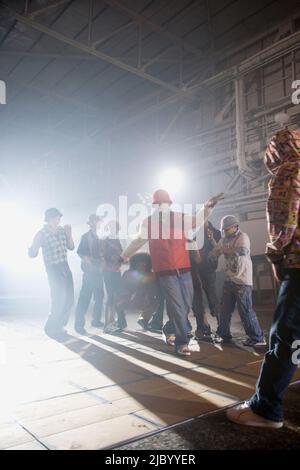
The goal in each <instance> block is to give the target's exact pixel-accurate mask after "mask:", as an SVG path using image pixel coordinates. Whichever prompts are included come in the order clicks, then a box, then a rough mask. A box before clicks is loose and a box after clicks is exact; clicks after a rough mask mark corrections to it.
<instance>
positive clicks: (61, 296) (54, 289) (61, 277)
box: [45, 263, 74, 334]
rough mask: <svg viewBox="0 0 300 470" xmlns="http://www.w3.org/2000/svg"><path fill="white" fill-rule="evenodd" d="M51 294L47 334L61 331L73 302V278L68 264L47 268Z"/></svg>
mask: <svg viewBox="0 0 300 470" xmlns="http://www.w3.org/2000/svg"><path fill="white" fill-rule="evenodd" d="M47 275H48V281H49V286H50V294H51V312H50V315H49V317H48V320H47V322H46V325H45V331H46V333H47V334H56V333H60V332H62V331H63V328H64V326H66V324H67V323H68V320H69V315H70V311H71V308H72V305H73V302H74V286H73V276H72V273H71V270H70V268H69V265H68V263H59V264H54V265H52V266H49V267H47Z"/></svg>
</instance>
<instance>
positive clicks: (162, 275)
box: [29, 128, 300, 429]
mask: <svg viewBox="0 0 300 470" xmlns="http://www.w3.org/2000/svg"><path fill="white" fill-rule="evenodd" d="M265 165H266V167H267V169H268V171H269V172H270V173H271V175H272V178H271V180H270V183H269V198H268V204H267V221H268V230H269V237H270V242H269V243H268V244H267V252H266V254H267V257H268V258H269V260H270V262H271V263H272V266H273V271H274V276H275V278H276V279H277V280H278V283H280V289H279V296H278V302H277V306H276V310H275V315H274V320H273V324H272V327H271V333H270V342H269V350H268V352H267V353H266V355H265V358H264V361H263V364H262V367H261V372H260V376H259V379H258V382H257V386H256V392H255V393H254V395H253V396H252V397H251V399H250V400H248V401H246V402H244V403H243V404H241V405H238V406H236V407H234V408H231V409H230V410H228V411H227V417H228V419H229V420H231V421H233V422H235V423H239V424H242V425H246V426H256V427H266V428H272V429H279V428H281V427H282V426H283V397H284V393H285V391H286V389H287V387H288V385H289V383H290V382H291V380H292V377H293V374H294V372H295V370H296V369H297V366H298V365H297V363H295V361H294V360H293V359H292V357H293V353H294V343H295V341H296V342H297V341H298V342H299V340H300V289H299V285H300V217H299V214H300V133H299V132H298V131H294V130H293V131H290V130H289V129H288V128H286V129H284V130H281V131H279V132H278V133H277V134H276V135H275V136H274V137H273V138H272V140H271V142H270V144H269V146H268V148H267V152H266V155H265ZM221 199H222V195H219V196H216V197H213V198H211V199H209V200H208V201H207V202H206V203H205V204H204V205H203V207H202V209H201V210H200V212H201V214H200V215H202V219H201V220H202V224H203V225H204V232H205V241H204V245H203V247H202V249H201V250H199V249H198V247H196V248H195V249H194V250H187V246H188V240H187V237H186V233H185V230H184V229H194V230H195V229H197V215H199V214H196V215H195V216H189V215H186V214H178V213H174V212H173V211H172V210H171V205H172V201H171V199H170V196H169V194H168V193H167V192H166V191H163V190H158V191H156V192H155V193H154V196H153V205H154V207H155V210H154V213H153V215H152V216H150V217H149V218H148V219H146V220H145V221H144V223H143V224H142V227H141V232H140V234H139V236H138V237H137V238H136V239H135V240H133V241H132V242H131V243H130V245H129V246H128V247H127V248H126V249H125V250H123V249H122V246H121V243H120V240H119V239H118V236H117V233H118V225H117V224H116V223H115V224H113V226H111V227H110V234H109V236H107V237H106V238H105V239H102V240H100V239H99V238H98V235H97V226H98V224H99V223H101V220H99V218H98V217H97V215H92V216H90V218H89V220H88V225H89V226H90V230H89V231H88V232H87V233H86V234H84V235H83V236H82V238H81V242H80V245H79V248H78V254H79V256H80V257H81V260H82V271H83V282H82V288H81V292H80V296H79V300H78V304H77V308H76V314H75V328H76V330H77V331H78V332H79V333H85V329H84V326H85V314H86V311H87V308H88V305H89V303H90V300H91V297H92V296H94V300H95V305H94V313H93V320H92V324H93V326H96V327H101V326H102V321H101V312H102V303H103V296H104V289H103V285H104V284H105V287H106V291H107V303H106V309H105V321H104V331H107V332H111V333H113V332H117V331H121V330H122V329H124V328H125V327H126V317H125V312H126V309H133V310H139V311H140V317H139V320H138V321H139V324H140V325H141V326H143V328H148V329H150V330H151V329H162V330H163V333H164V338H165V340H166V342H167V343H168V344H170V345H173V346H174V347H175V351H176V353H178V354H180V355H185V356H188V355H190V354H191V351H190V349H189V341H190V337H191V336H192V335H191V324H190V322H189V319H188V314H189V312H190V311H191V310H193V311H194V314H195V316H196V322H197V329H196V332H195V336H196V337H197V338H198V339H209V338H210V339H211V338H212V332H211V327H210V325H209V322H208V321H207V317H206V314H205V309H204V306H203V291H204V292H205V293H206V296H207V300H208V304H209V308H210V312H211V314H212V315H213V316H215V317H216V318H217V321H218V328H217V332H216V334H215V335H214V337H213V339H214V341H217V342H227V341H230V340H231V333H230V320H231V316H232V313H233V311H234V308H235V305H237V308H238V311H239V314H240V317H241V320H242V323H243V326H244V329H245V332H246V334H247V336H248V339H247V341H246V344H247V345H250V346H256V345H264V344H265V339H264V335H263V332H262V329H261V327H260V324H259V321H258V319H257V316H256V314H255V312H254V310H253V307H252V295H251V294H252V264H251V258H250V242H249V237H248V236H247V234H245V233H243V232H242V231H241V230H240V228H239V222H238V220H237V219H236V218H235V217H234V216H231V215H229V216H225V217H223V219H222V221H221V227H220V231H219V230H217V229H215V228H214V227H213V226H212V225H211V224H210V222H209V221H208V218H209V216H210V214H211V212H212V210H213V208H214V206H215V205H216V204H217V203H218V202H219V201H220V200H221ZM61 217H62V214H61V213H60V211H58V210H57V209H55V208H51V209H48V210H47V211H46V213H45V222H46V224H45V226H44V227H43V228H42V230H40V231H39V232H38V233H37V235H36V236H35V238H34V241H33V243H32V246H31V247H30V248H29V256H30V257H35V256H37V255H38V252H39V249H40V248H42V251H43V257H44V262H45V266H46V271H47V274H48V279H49V285H50V289H51V299H52V302H51V314H50V316H49V318H48V321H47V323H46V326H45V330H46V332H47V334H49V335H50V336H53V337H57V336H59V335H61V334H62V333H63V329H64V327H65V326H66V324H67V322H68V318H69V312H70V308H71V306H72V304H73V299H74V294H73V279H72V273H71V271H70V268H69V266H68V261H67V250H73V249H74V242H73V240H72V233H71V227H70V226H65V227H61V226H60V220H61ZM175 219H176V220H177V222H178V220H179V224H178V223H177V224H176V223H175ZM198 220H199V219H198ZM166 226H168V227H169V228H170V230H169V233H168V234H167V236H166V234H165V233H164V232H165V227H166ZM153 227H154V232H155V231H156V232H158V236H157V237H152V229H153ZM147 241H148V242H149V252H150V255H149V254H147V253H137V254H136V252H138V251H139V250H140V249H141V248H142V247H143V246H144V244H145V243H146V242H147ZM189 246H190V245H189ZM221 254H223V255H224V257H225V260H226V280H225V283H224V288H223V296H222V301H221V303H219V302H218V300H217V297H216V292H215V273H216V265H217V259H218V257H219V256H220V255H221ZM127 261H129V263H130V264H129V270H128V271H126V272H125V273H124V274H123V276H122V275H121V265H122V263H124V262H127ZM103 280H104V283H103ZM165 305H166V312H167V316H168V321H167V322H166V323H165V324H164V325H163V313H164V310H165Z"/></svg>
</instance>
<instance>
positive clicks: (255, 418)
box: [226, 401, 283, 429]
mask: <svg viewBox="0 0 300 470" xmlns="http://www.w3.org/2000/svg"><path fill="white" fill-rule="evenodd" d="M226 415H227V418H228V419H229V421H232V422H233V423H237V424H242V425H244V426H255V427H258V428H270V429H280V428H282V426H283V422H282V421H280V422H277V421H271V420H270V419H266V418H263V417H262V416H259V415H257V414H255V413H254V411H252V409H251V408H250V405H249V402H247V401H245V402H244V403H242V404H241V405H237V406H235V407H234V408H230V409H229V410H227V412H226Z"/></svg>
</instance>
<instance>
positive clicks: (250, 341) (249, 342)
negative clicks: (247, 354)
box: [243, 338, 267, 348]
mask: <svg viewBox="0 0 300 470" xmlns="http://www.w3.org/2000/svg"><path fill="white" fill-rule="evenodd" d="M243 345H244V346H249V347H251V348H259V347H261V346H267V342H266V340H265V338H263V339H262V340H261V341H255V340H253V339H251V338H247V339H246V341H243Z"/></svg>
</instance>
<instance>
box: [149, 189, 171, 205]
mask: <svg viewBox="0 0 300 470" xmlns="http://www.w3.org/2000/svg"><path fill="white" fill-rule="evenodd" d="M164 202H165V203H168V204H172V202H173V201H172V200H171V198H170V194H169V193H168V191H166V190H165V189H157V191H155V192H154V193H153V196H152V204H163V203H164Z"/></svg>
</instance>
